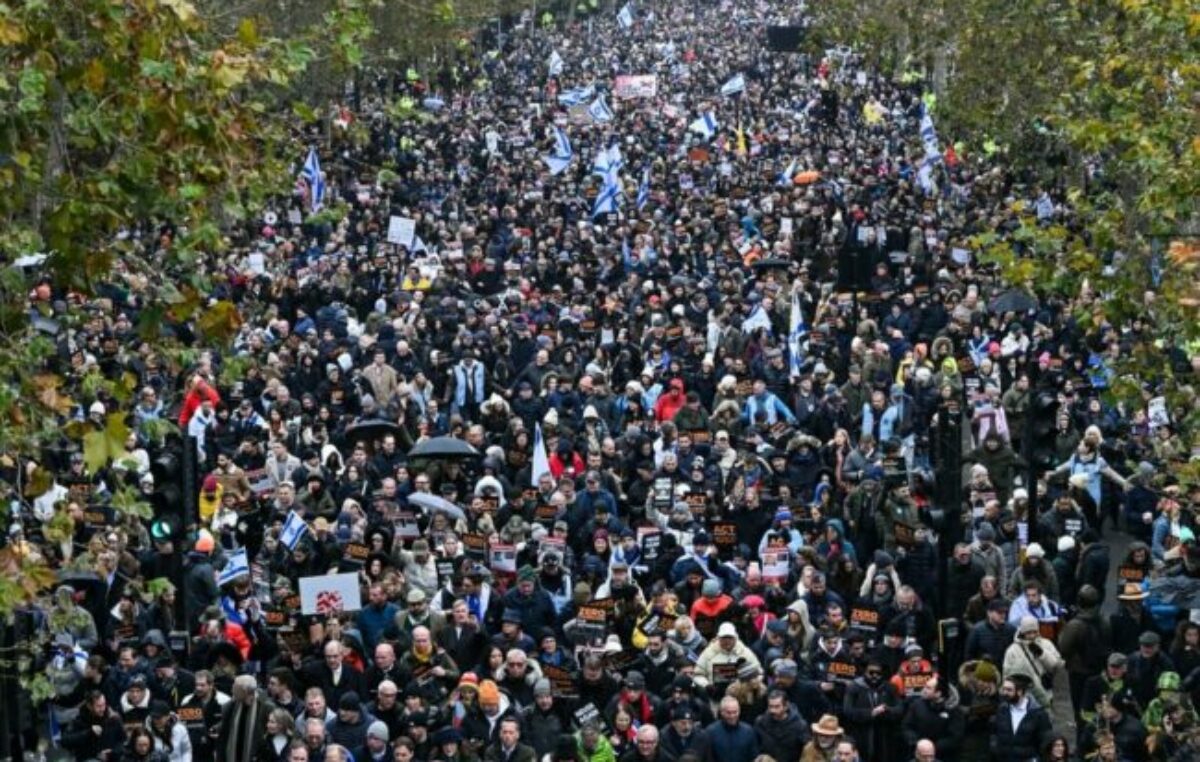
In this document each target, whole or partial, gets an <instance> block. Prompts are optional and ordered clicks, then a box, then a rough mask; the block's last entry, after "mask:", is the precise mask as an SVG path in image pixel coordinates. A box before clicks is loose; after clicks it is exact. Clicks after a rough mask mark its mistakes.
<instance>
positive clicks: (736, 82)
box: [721, 74, 746, 97]
mask: <svg viewBox="0 0 1200 762" xmlns="http://www.w3.org/2000/svg"><path fill="white" fill-rule="evenodd" d="M745 91H746V78H745V77H744V76H742V75H741V74H734V75H733V77H731V78H730V80H729V81H728V82H726V83H725V84H723V85H721V95H724V96H725V97H729V96H730V95H737V94H738V93H742V92H745Z"/></svg>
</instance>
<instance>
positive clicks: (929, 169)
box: [917, 156, 938, 196]
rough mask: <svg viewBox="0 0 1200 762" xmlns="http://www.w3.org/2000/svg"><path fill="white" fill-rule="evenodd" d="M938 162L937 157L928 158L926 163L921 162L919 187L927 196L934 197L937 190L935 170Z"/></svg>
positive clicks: (918, 178) (918, 176)
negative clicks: (934, 180) (934, 179)
mask: <svg viewBox="0 0 1200 762" xmlns="http://www.w3.org/2000/svg"><path fill="white" fill-rule="evenodd" d="M937 162H938V159H937V157H936V156H926V157H925V161H923V162H921V168H920V169H918V170H917V185H918V186H920V188H921V190H922V191H924V192H925V195H927V196H932V195H933V193H934V191H936V190H937V187H936V186H935V185H934V183H933V168H934V166H935V165H936V164H937Z"/></svg>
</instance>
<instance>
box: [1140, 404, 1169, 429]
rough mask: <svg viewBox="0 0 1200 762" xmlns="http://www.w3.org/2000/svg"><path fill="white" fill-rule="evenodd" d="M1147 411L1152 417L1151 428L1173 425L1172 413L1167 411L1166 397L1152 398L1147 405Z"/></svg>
mask: <svg viewBox="0 0 1200 762" xmlns="http://www.w3.org/2000/svg"><path fill="white" fill-rule="evenodd" d="M1146 413H1147V417H1148V418H1149V419H1150V428H1152V429H1159V428H1162V427H1163V426H1170V425H1171V414H1170V413H1169V412H1167V399H1166V397H1155V398H1153V399H1152V400H1150V403H1149V404H1148V405H1147V406H1146Z"/></svg>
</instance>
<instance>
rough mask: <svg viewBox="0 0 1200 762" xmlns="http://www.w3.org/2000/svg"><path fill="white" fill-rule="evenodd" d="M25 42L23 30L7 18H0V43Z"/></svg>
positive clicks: (14, 43)
mask: <svg viewBox="0 0 1200 762" xmlns="http://www.w3.org/2000/svg"><path fill="white" fill-rule="evenodd" d="M22 42H25V30H24V29H22V28H21V26H20V25H19V24H17V23H15V22H13V21H11V20H9V19H0V45H19V44H21V43H22Z"/></svg>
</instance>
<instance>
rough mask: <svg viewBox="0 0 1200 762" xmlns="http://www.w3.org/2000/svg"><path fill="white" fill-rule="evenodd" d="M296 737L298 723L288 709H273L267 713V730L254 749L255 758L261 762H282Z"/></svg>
mask: <svg viewBox="0 0 1200 762" xmlns="http://www.w3.org/2000/svg"><path fill="white" fill-rule="evenodd" d="M295 737H296V723H295V721H294V720H293V719H292V716H291V715H290V714H288V711H287V710H286V709H279V708H276V709H273V710H271V713H270V714H269V715H267V732H266V735H265V736H263V739H262V740H261V741H259V743H258V747H257V748H256V749H255V750H254V758H255V759H257V760H260V762H282V761H283V760H286V759H287V754H288V748H289V747H290V746H291V744H292V739H293V738H295Z"/></svg>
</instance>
